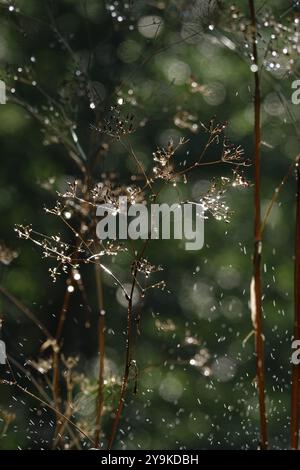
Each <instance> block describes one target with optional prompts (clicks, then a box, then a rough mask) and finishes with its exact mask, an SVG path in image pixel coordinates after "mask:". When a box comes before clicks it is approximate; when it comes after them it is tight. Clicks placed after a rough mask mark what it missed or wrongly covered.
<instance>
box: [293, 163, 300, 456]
mask: <svg viewBox="0 0 300 470" xmlns="http://www.w3.org/2000/svg"><path fill="white" fill-rule="evenodd" d="M294 282H295V284H294V296H295V316H294V340H300V169H299V164H298V165H297V198H296V236H295V281H294ZM299 400H300V365H299V364H298V365H297V364H293V366H292V403H291V448H292V449H295V450H296V449H298V448H299V405H300V402H299Z"/></svg>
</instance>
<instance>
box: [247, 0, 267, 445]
mask: <svg viewBox="0 0 300 470" xmlns="http://www.w3.org/2000/svg"><path fill="white" fill-rule="evenodd" d="M249 10H250V17H251V23H252V53H253V64H254V65H255V66H256V70H255V71H254V80H255V95H254V127H255V154H254V186H255V188H254V211H255V215H254V235H255V240H254V254H253V278H252V283H253V294H254V295H253V297H254V298H253V304H254V305H255V308H254V315H253V324H254V329H255V349H256V375H257V387H258V399H259V415H260V448H261V449H267V447H268V434H267V414H266V399H265V369H264V340H263V333H262V331H263V327H262V320H263V319H262V288H261V252H262V233H261V194H260V188H261V140H262V139H261V90H260V75H259V68H258V54H257V27H256V26H257V23H256V14H255V5H254V0H249ZM252 308H253V307H252Z"/></svg>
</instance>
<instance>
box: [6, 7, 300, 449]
mask: <svg viewBox="0 0 300 470" xmlns="http://www.w3.org/2000/svg"><path fill="white" fill-rule="evenodd" d="M134 3H135V6H134V11H135V12H136V16H137V18H140V17H142V16H145V15H154V14H155V15H158V16H160V17H162V18H163V21H164V27H163V29H162V32H161V33H160V34H159V35H158V36H157V37H156V38H155V39H154V38H150V39H149V38H146V37H145V36H143V35H142V34H141V33H140V32H139V29H138V28H136V27H135V28H134V29H133V30H132V31H131V30H130V29H129V25H130V24H131V22H130V21H127V20H126V21H122V22H120V23H118V21H115V20H114V18H112V17H111V15H110V14H109V12H108V11H107V10H106V8H105V2H104V1H99V0H97V1H95V0H87V1H85V2H84V1H75V0H61V1H59V2H58V1H54V2H46V1H44V0H43V1H36V0H26V1H18V2H16V4H17V6H18V7H19V8H20V11H21V12H22V13H24V18H22V17H21V20H20V22H19V23H18V22H15V18H12V17H13V16H14V15H16V13H15V12H9V11H8V7H7V6H6V5H2V6H1V9H0V59H1V63H2V65H3V73H4V71H5V70H6V69H5V66H4V64H10V66H11V67H12V68H17V67H24V66H25V65H26V64H27V65H30V66H32V67H33V73H34V76H35V77H36V78H34V80H35V79H36V81H37V83H38V86H41V87H42V88H43V89H45V90H47V93H48V94H49V95H51V96H54V97H57V96H59V93H60V90H61V88H62V86H63V84H64V83H65V81H68V80H70V78H71V77H73V76H74V70H76V66H75V65H74V60H73V59H74V57H72V54H69V53H68V51H66V50H63V47H62V45H61V44H59V43H58V41H57V39H55V35H53V33H52V32H51V30H50V28H49V27H48V26H49V24H50V21H49V17H48V16H47V15H48V14H47V9H48V8H50V11H52V14H53V16H54V17H55V18H56V21H57V24H58V25H59V28H60V32H61V34H62V36H63V37H64V38H67V39H68V41H69V42H70V44H71V45H72V49H73V50H74V51H75V54H76V57H77V58H78V60H79V62H80V63H81V64H82V66H83V67H84V66H85V65H84V64H86V62H87V57H88V51H89V50H90V49H92V50H93V51H94V54H93V56H92V58H91V66H90V70H89V74H90V80H91V82H93V84H94V86H96V87H98V90H100V91H101V93H102V94H103V97H104V100H105V104H106V105H108V106H109V105H110V104H114V102H115V101H116V99H117V98H116V96H115V95H114V94H113V91H114V89H115V88H116V87H117V86H119V85H120V83H121V86H120V90H121V93H122V95H119V97H120V96H124V97H125V98H126V101H128V100H129V99H132V97H133V98H134V99H135V100H136V102H137V104H136V105H135V106H132V105H131V104H130V103H129V104H128V107H129V108H130V110H131V111H133V113H134V114H135V121H136V122H139V121H140V120H142V119H145V125H144V126H143V127H138V128H137V129H136V131H135V133H133V134H132V135H131V136H130V142H131V144H132V146H133V148H134V149H135V151H136V153H137V154H138V155H139V158H140V159H141V160H142V161H143V164H144V166H145V168H146V169H147V170H148V171H151V166H152V164H153V163H152V152H153V151H154V150H155V149H156V146H157V145H161V144H162V142H166V138H169V137H170V136H171V137H172V136H173V137H174V139H178V137H179V136H185V137H189V138H190V141H189V143H188V144H187V146H186V148H185V150H184V151H186V150H189V152H190V154H191V155H197V154H198V153H199V152H200V151H201V149H202V148H203V144H204V143H205V135H204V134H203V133H202V132H199V133H196V134H192V133H191V132H189V131H188V130H183V129H180V128H178V127H176V125H175V123H174V116H175V115H176V113H177V112H178V110H180V109H181V110H187V111H188V112H190V113H191V114H192V115H195V116H196V117H197V121H202V122H204V123H207V122H208V121H209V120H210V119H211V118H212V117H213V116H216V121H218V122H219V121H220V122H222V121H228V123H229V127H228V135H229V137H230V139H231V141H232V142H234V143H235V144H241V145H242V146H243V147H244V148H245V154H246V156H247V157H248V158H250V159H251V158H252V153H253V112H252V93H253V74H252V73H251V71H250V65H249V62H248V61H247V59H246V58H244V57H243V56H241V55H239V54H238V53H236V52H235V51H233V50H230V49H229V48H226V47H224V46H222V44H220V43H219V42H217V41H216V40H214V38H215V37H218V35H220V34H223V32H222V31H223V30H222V29H221V26H220V23H219V22H218V20H217V18H216V19H214V23H215V29H214V31H206V32H205V34H202V33H200V34H199V36H197V38H196V39H195V40H193V41H186V40H183V38H182V35H181V29H182V22H183V19H184V16H183V13H184V10H185V7H186V2H183V1H182V2H180V1H178V2H167V1H166V2H165V1H160V2H156V1H153V2H150V1H149V2H148V1H143V2H142V1H139V2H134ZM175 3H176V4H175ZM225 3H226V5H225V6H226V7H228V3H229V2H225ZM256 3H257V8H259V6H260V4H262V3H264V2H259V1H257V2H256ZM267 3H268V6H269V7H270V8H272V9H273V10H274V12H275V13H276V14H278V15H280V14H281V13H282V12H284V11H285V10H286V8H287V6H288V5H287V2H286V1H283V0H282V1H278V0H276V1H275V0H274V1H271V0H269V1H268V2H267ZM236 4H238V5H240V6H241V8H242V9H244V11H246V6H247V2H244V1H243V2H242V1H239V2H236ZM295 12H296V10H295ZM34 18H39V19H40V20H41V21H44V22H45V24H44V23H39V22H38V21H36V20H34ZM201 21H202V20H201V17H200V18H198V19H197V18H196V19H195V27H196V28H197V27H198V26H197V25H198V23H199V32H200V31H201V28H202V26H201ZM197 22H198V23H197ZM47 23H48V25H47ZM132 23H133V24H135V21H133V22H132ZM20 28H21V29H24V31H25V32H26V35H25V36H24V34H23V33H22V31H20ZM224 34H226V37H228V38H229V39H231V41H233V43H235V42H236V41H238V40H239V38H237V37H235V35H234V34H233V33H230V32H226V33H224ZM53 37H54V38H53ZM240 48H241V49H243V46H242V45H241V46H240V45H239V44H238V49H240ZM31 57H35V58H36V62H35V63H34V64H32V61H31V59H30V58H31ZM147 57H149V59H147V60H146V58H147ZM174 63H175V70H177V69H176V64H177V66H178V63H179V64H180V67H183V74H186V75H187V76H186V79H185V80H182V81H181V80H180V79H179V83H177V82H176V80H175V82H174V81H173V80H172V77H171V75H172V71H171V72H170V70H172V68H171V65H172V64H174ZM190 76H193V77H194V79H195V80H196V81H197V82H198V83H199V84H201V85H203V86H205V87H208V88H209V87H212V90H213V96H216V97H217V98H216V100H215V102H213V101H214V100H209V99H207V97H205V96H204V95H203V93H194V94H193V93H191V87H190V85H189V84H188V79H189V77H190ZM264 76H266V78H265V79H264V78H263V97H264V98H263V106H262V108H263V140H264V142H265V145H264V146H263V149H262V151H263V152H262V153H263V155H262V160H263V161H262V175H263V183H262V201H263V207H264V208H266V206H267V204H268V201H269V200H270V199H271V197H272V194H273V192H274V189H275V187H276V186H278V184H279V182H280V181H281V179H282V178H283V176H284V174H285V173H286V171H287V169H288V167H289V165H290V164H291V162H292V160H293V159H294V158H295V157H296V155H297V153H298V152H299V138H298V135H297V133H296V131H295V127H294V124H296V126H298V123H299V121H298V119H299V117H298V116H299V109H298V108H297V106H295V105H292V104H291V101H290V97H291V83H292V81H293V80H294V78H293V76H292V75H291V76H288V75H287V76H285V77H283V78H276V77H275V78H274V77H272V78H271V79H270V78H269V77H270V76H269V74H268V73H267V72H266V73H265V75H263V77H264ZM9 86H10V85H9ZM11 86H13V85H11ZM17 86H20V87H21V89H22V94H23V96H24V97H26V99H27V100H28V102H29V103H31V104H32V105H34V106H40V105H42V104H43V103H44V101H43V98H42V97H41V95H39V93H38V92H37V91H36V87H33V86H29V85H25V84H22V85H18V84H17ZM17 86H16V88H17ZM131 89H132V90H133V95H132V96H131V95H128V90H131ZM278 90H279V91H280V93H282V94H284V96H286V98H287V104H288V107H289V109H290V110H291V112H292V113H293V115H294V123H293V122H291V119H290V116H289V114H288V112H287V111H286V109H283V110H282V109H281V108H280V107H279V108H278V102H277V108H275V112H274V111H273V112H271V114H270V112H269V111H268V110H269V109H270V107H268V103H270V102H271V103H272V102H273V100H274V93H275V92H276V91H278ZM272 94H273V95H272ZM45 101H47V100H46V99H45ZM209 101H210V102H209ZM111 102H112V103H111ZM73 105H74V101H73ZM278 109H279V110H280V109H281V112H280V111H278ZM68 112H70V113H71V114H72V113H73V116H74V117H75V116H76V120H77V123H78V134H79V137H80V141H81V144H82V146H83V147H84V148H85V149H87V151H88V149H89V146H90V145H91V144H90V138H91V137H90V136H91V130H90V123H91V122H94V119H95V114H94V111H93V110H92V109H90V107H89V99H88V98H87V97H85V96H82V97H81V96H78V99H77V102H75V108H74V109H73V110H71V109H69V110H68ZM96 112H97V109H96ZM44 138H45V135H44V134H43V133H42V132H41V126H40V125H39V124H38V123H37V122H36V121H35V120H34V119H33V118H32V117H30V116H29V115H28V113H26V112H25V111H24V110H23V109H22V108H21V107H20V106H18V105H16V104H14V103H11V102H8V103H7V104H6V105H1V106H0V142H1V143H0V162H1V165H0V168H1V171H0V210H1V218H0V224H1V239H2V240H3V241H5V243H6V244H7V245H8V246H10V247H11V248H14V249H16V250H18V251H19V253H20V254H19V257H18V258H17V259H16V260H14V262H13V263H12V264H11V265H10V266H2V267H1V271H0V273H1V285H3V286H5V287H6V288H7V289H8V290H9V291H10V292H12V293H13V294H14V295H15V296H16V297H18V298H19V299H21V300H22V302H23V303H24V304H27V305H28V306H30V308H31V309H32V310H33V311H34V312H35V313H36V315H37V316H38V317H39V318H41V319H42V320H43V321H44V323H46V324H47V326H48V328H49V329H50V331H54V330H55V325H56V319H55V316H56V315H57V313H58V311H59V309H60V307H61V302H62V297H63V292H64V283H63V282H62V281H60V280H59V281H58V282H57V283H52V281H51V279H50V277H49V275H48V272H47V271H48V267H49V266H48V262H47V260H42V259H41V255H40V253H39V251H38V250H37V249H36V248H35V247H34V246H32V245H31V244H29V243H25V242H24V241H20V240H18V239H17V237H16V236H15V233H14V224H16V223H23V224H29V223H32V224H33V225H34V226H35V227H36V228H37V229H38V230H39V231H41V232H43V233H57V232H61V233H62V232H63V229H62V227H61V226H60V224H59V222H58V221H56V220H55V219H53V218H51V217H50V216H47V215H45V213H44V211H43V206H45V205H46V206H53V203H54V200H55V196H54V195H51V194H49V192H47V191H46V190H45V189H43V188H42V187H41V185H40V182H41V181H44V180H46V179H47V178H51V177H56V178H57V184H58V188H60V187H63V185H64V182H65V181H66V180H68V179H69V178H70V177H71V176H72V177H74V176H76V174H77V169H76V167H75V166H74V165H73V164H72V163H71V162H70V161H69V160H68V158H67V155H66V152H65V151H64V149H63V148H62V147H61V146H59V145H49V146H45V145H43V140H44ZM94 139H97V137H94ZM96 143H97V142H96ZM93 145H95V141H93ZM109 145H110V146H109V150H108V153H107V155H106V157H105V159H104V161H103V162H101V163H100V164H99V166H98V167H97V168H96V172H98V174H99V176H100V175H101V173H102V172H103V171H108V170H116V171H117V172H119V174H120V178H121V179H123V180H125V179H126V177H127V176H128V175H129V174H130V172H132V171H133V172H135V171H136V169H135V167H134V166H133V164H132V161H131V160H130V157H129V156H128V155H127V153H126V151H125V150H124V148H123V147H122V146H121V145H120V144H118V142H111V141H109ZM214 152H217V149H215V150H211V153H210V154H209V158H214V156H215V155H214ZM223 173H224V175H225V173H226V174H227V173H228V168H224V167H216V168H215V169H214V167H212V168H209V167H208V168H207V169H205V168H201V169H200V170H199V171H198V172H197V173H196V174H194V175H193V176H192V177H191V179H190V180H189V184H188V185H187V187H188V188H187V187H186V186H185V185H181V186H180V187H179V190H180V191H181V193H182V194H183V195H185V194H187V193H188V191H190V190H191V188H194V189H193V191H194V193H193V194H195V193H197V188H201V186H199V185H201V184H205V181H207V180H210V179H211V178H212V177H215V176H220V175H223ZM247 177H248V178H249V179H250V180H252V168H250V169H248V170H247ZM203 182H204V183H203ZM197 185H198V186H197ZM294 195H295V180H294V178H293V177H291V178H290V179H289V181H288V183H287V184H286V186H285V188H284V191H283V193H282V194H281V196H280V203H279V204H276V206H275V207H274V210H273V212H272V216H271V218H270V220H269V223H268V225H267V229H266V231H265V237H264V252H263V264H264V266H265V269H264V275H263V283H264V300H263V309H264V316H265V319H264V331H265V345H266V371H267V393H268V401H267V406H268V420H269V432H270V443H271V447H272V448H286V447H288V445H289V444H288V442H289V412H290V411H289V407H290V356H291V337H292V317H293V250H294V218H295V217H294V212H295V211H294ZM177 197H178V195H177V190H175V189H168V190H166V192H164V193H163V198H164V200H176V198H177ZM226 197H227V200H228V202H229V206H230V209H231V210H232V211H233V212H234V214H233V216H232V220H231V222H230V224H226V223H224V222H219V221H215V220H213V219H209V220H207V221H206V224H205V247H204V248H203V249H202V250H201V251H199V252H186V251H185V250H184V249H183V247H182V246H180V244H179V243H178V242H175V241H171V242H168V241H157V242H153V243H152V244H151V248H150V251H149V254H148V257H149V258H150V259H151V260H153V262H155V263H158V264H162V265H163V266H164V267H165V271H164V273H163V278H164V279H165V280H166V282H167V285H168V288H169V290H170V293H167V292H166V291H164V292H159V291H153V292H150V294H149V295H148V296H147V297H146V299H145V301H144V302H143V305H142V309H141V311H142V318H141V335H140V336H139V338H138V346H137V352H136V359H137V362H138V367H139V393H138V395H137V396H134V395H133V394H132V386H131V385H130V389H129V392H128V394H127V400H126V406H125V409H124V413H123V418H122V421H121V430H120V432H119V433H118V437H117V448H126V449H131V448H143V449H174V448H187V449H191V448H194V449H207V448H213V449H228V448H234V449H239V448H244V449H247V448H257V444H258V429H259V421H258V402H257V392H256V389H255V386H254V383H253V381H254V378H255V355H254V344H253V337H251V338H250V339H249V340H248V341H247V342H246V344H245V345H244V346H243V340H244V339H245V338H246V336H247V335H248V334H249V333H250V332H251V329H252V325H251V319H250V311H249V306H248V302H249V285H250V279H251V252H252V243H253V188H252V187H250V188H248V189H242V190H240V189H234V188H233V189H232V190H231V191H230V192H229V193H228V194H227V196H226ZM114 269H115V270H116V271H117V272H118V273H119V275H120V276H121V278H122V279H123V280H124V282H126V280H129V271H128V259H127V258H126V256H124V257H121V258H120V260H117V261H116V266H114ZM84 278H85V285H86V287H87V291H88V295H89V298H90V303H91V305H92V307H93V314H92V328H90V329H85V328H84V313H83V308H82V306H81V300H80V295H79V294H78V293H74V296H73V299H72V304H71V309H70V312H69V315H68V319H67V324H66V326H65V332H64V337H65V340H64V353H65V355H66V356H67V355H73V356H77V355H79V356H80V357H81V367H82V369H83V370H84V371H85V373H86V374H87V375H88V376H89V377H90V378H91V380H92V381H96V379H97V367H96V363H97V359H96V354H97V335H96V324H97V309H96V292H95V286H94V279H93V276H92V273H91V272H90V271H89V269H88V268H87V269H85V270H84ZM104 286H105V289H104V292H105V305H106V312H107V315H106V321H107V324H108V328H109V331H108V332H107V354H108V356H109V358H110V360H111V361H112V363H113V368H114V370H115V373H116V374H117V375H118V374H121V373H122V371H123V361H124V344H125V336H124V329H125V325H126V309H125V308H124V307H123V306H122V305H120V303H119V302H118V301H117V300H116V292H115V291H116V289H115V288H114V286H112V285H111V282H110V280H109V279H107V278H106V277H104ZM0 308H1V310H0V312H1V316H2V317H3V318H4V327H3V331H2V333H3V335H2V336H3V339H4V340H5V342H6V344H7V348H8V352H9V354H10V355H11V356H12V357H14V358H15V359H17V360H18V361H20V363H22V364H24V360H25V358H28V357H31V358H35V357H36V356H38V355H39V349H40V346H41V344H42V338H41V335H40V332H39V330H38V329H37V328H35V327H34V326H33V325H32V324H31V323H30V322H28V320H26V318H24V316H22V314H21V313H20V312H19V311H18V310H17V309H16V308H15V307H14V306H13V305H12V304H11V303H9V302H7V301H5V300H4V298H0ZM157 320H159V321H160V322H162V323H165V322H167V321H169V322H170V323H171V324H172V328H171V329H170V331H164V330H160V329H159V328H158V327H157V325H158V322H157ZM187 337H193V338H196V339H197V340H198V344H194V345H189V344H186V338H187ZM203 348H207V350H208V351H209V354H210V359H209V361H208V364H207V365H208V366H209V367H210V368H211V370H212V373H211V375H210V376H205V375H204V373H203V368H200V367H195V366H193V365H191V364H190V360H191V359H192V358H193V357H194V356H195V354H197V353H198V352H199V350H200V349H203ZM220 358H221V362H220V363H218V360H220ZM222 358H223V359H222ZM224 358H227V360H229V361H230V362H226V361H225V362H224ZM222 361H223V362H222ZM218 364H221V365H219V366H218ZM228 364H230V365H231V367H232V369H231V372H232V376H231V372H230V370H229V371H227V374H225V377H224V376H223V375H222V373H221V372H222V369H223V368H225V369H226V367H227V366H228ZM230 377H231V378H230ZM20 380H21V382H22V383H23V384H24V385H26V386H28V387H29V388H30V386H31V384H30V383H29V382H28V380H26V378H24V377H23V378H20ZM114 396H117V395H114V393H111V391H109V395H108V400H109V401H110V400H113V397H114ZM0 406H1V409H8V410H10V411H13V412H14V413H16V420H15V422H14V423H13V424H12V425H11V427H10V430H9V432H8V434H7V436H6V437H5V436H4V437H3V438H2V439H1V440H0V448H2V449H8V448H9V449H16V448H17V447H18V446H19V447H20V448H40V447H47V446H48V444H47V442H48V440H49V439H50V438H51V433H52V429H51V426H49V422H50V421H51V420H53V416H52V414H51V413H50V412H45V411H41V410H40V408H39V405H38V403H36V402H34V401H33V400H30V399H28V397H26V396H23V395H18V394H17V393H15V391H14V390H12V389H11V388H10V387H6V386H3V385H2V386H0ZM85 413H86V419H88V420H92V419H93V414H92V415H91V414H89V410H88V403H87V405H86V411H85ZM39 420H40V424H39ZM110 425H111V417H110V415H109V414H108V415H106V417H105V420H104V430H105V432H106V433H107V432H108V431H109V429H110ZM104 442H105V440H104Z"/></svg>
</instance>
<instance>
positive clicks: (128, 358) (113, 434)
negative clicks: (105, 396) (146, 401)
mask: <svg viewBox="0 0 300 470" xmlns="http://www.w3.org/2000/svg"><path fill="white" fill-rule="evenodd" d="M134 287H135V279H134V280H133V283H132V288H131V293H130V299H129V301H128V309H127V339H126V359H125V370H124V375H123V380H122V385H121V392H120V398H119V403H118V406H117V410H116V414H115V418H114V422H113V426H112V431H111V434H110V437H109V441H108V447H107V449H108V450H111V449H112V446H113V444H114V441H115V437H116V432H117V429H118V427H119V422H120V419H121V415H122V410H123V406H124V402H125V394H126V391H127V386H128V381H129V372H130V365H131V344H132V298H133V291H134Z"/></svg>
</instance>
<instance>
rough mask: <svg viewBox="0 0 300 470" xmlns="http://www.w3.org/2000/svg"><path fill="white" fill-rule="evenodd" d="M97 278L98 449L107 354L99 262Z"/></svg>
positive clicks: (96, 437) (96, 432)
mask: <svg viewBox="0 0 300 470" xmlns="http://www.w3.org/2000/svg"><path fill="white" fill-rule="evenodd" d="M95 278H96V288H97V298H98V309H99V322H98V338H99V345H98V355H99V377H98V393H97V407H96V422H95V444H94V445H95V447H96V449H97V448H99V446H100V434H101V417H102V410H103V401H104V393H103V386H104V355H105V317H104V314H105V311H104V300H103V286H102V278H101V267H100V266H99V264H96V265H95Z"/></svg>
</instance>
